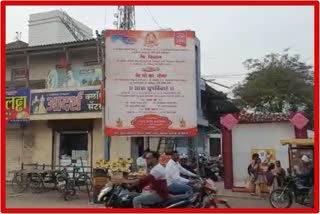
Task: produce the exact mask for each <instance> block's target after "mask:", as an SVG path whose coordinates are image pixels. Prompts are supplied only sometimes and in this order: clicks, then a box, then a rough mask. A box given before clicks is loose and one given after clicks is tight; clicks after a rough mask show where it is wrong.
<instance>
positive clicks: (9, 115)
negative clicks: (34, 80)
mask: <svg viewBox="0 0 320 214" xmlns="http://www.w3.org/2000/svg"><path fill="white" fill-rule="evenodd" d="M5 105H6V121H7V122H9V123H19V122H28V121H30V89H18V90H14V91H6V104H5Z"/></svg>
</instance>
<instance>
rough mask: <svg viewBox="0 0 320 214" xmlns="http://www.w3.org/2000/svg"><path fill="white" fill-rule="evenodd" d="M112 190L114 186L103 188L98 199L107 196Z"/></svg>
mask: <svg viewBox="0 0 320 214" xmlns="http://www.w3.org/2000/svg"><path fill="white" fill-rule="evenodd" d="M111 190H112V187H110V186H108V187H106V188H104V189H102V190H101V192H100V193H99V195H98V201H101V200H102V198H103V197H104V196H106V195H107V194H108V193H109V192H110V191H111Z"/></svg>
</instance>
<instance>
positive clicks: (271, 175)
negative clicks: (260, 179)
mask: <svg viewBox="0 0 320 214" xmlns="http://www.w3.org/2000/svg"><path fill="white" fill-rule="evenodd" d="M275 168H276V166H275V164H274V163H270V164H269V166H268V169H267V171H266V174H265V175H266V181H267V186H268V189H269V193H271V192H272V190H274V188H275V181H276V177H277V173H276V171H275Z"/></svg>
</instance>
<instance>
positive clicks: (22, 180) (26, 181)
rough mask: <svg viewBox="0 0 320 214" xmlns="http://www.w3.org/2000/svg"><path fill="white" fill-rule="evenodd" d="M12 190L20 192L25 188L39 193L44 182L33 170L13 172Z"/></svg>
mask: <svg viewBox="0 0 320 214" xmlns="http://www.w3.org/2000/svg"><path fill="white" fill-rule="evenodd" d="M11 186H12V190H13V192H16V193H22V192H24V191H26V189H27V188H30V189H31V192H32V193H41V192H43V190H44V182H43V179H42V176H41V175H39V174H38V173H34V172H24V171H22V170H21V171H20V172H15V173H14V176H13V178H12V181H11Z"/></svg>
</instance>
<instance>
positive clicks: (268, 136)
mask: <svg viewBox="0 0 320 214" xmlns="http://www.w3.org/2000/svg"><path fill="white" fill-rule="evenodd" d="M288 138H295V132H294V127H293V125H292V124H291V123H289V122H288V123H263V124H239V125H237V126H236V127H235V128H233V129H232V156H233V184H234V186H236V187H244V186H245V180H246V178H247V176H248V174H247V167H248V165H249V162H250V159H251V149H275V151H276V159H277V160H280V161H281V163H282V167H283V168H284V169H287V168H288V167H289V157H288V147H287V146H282V145H281V144H280V140H282V139H288Z"/></svg>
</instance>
